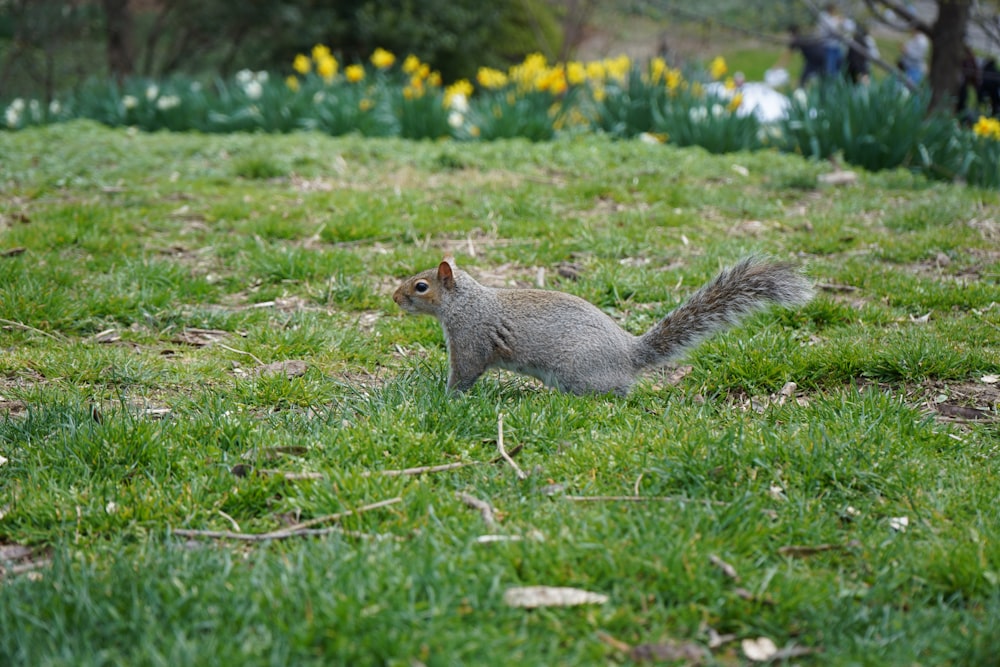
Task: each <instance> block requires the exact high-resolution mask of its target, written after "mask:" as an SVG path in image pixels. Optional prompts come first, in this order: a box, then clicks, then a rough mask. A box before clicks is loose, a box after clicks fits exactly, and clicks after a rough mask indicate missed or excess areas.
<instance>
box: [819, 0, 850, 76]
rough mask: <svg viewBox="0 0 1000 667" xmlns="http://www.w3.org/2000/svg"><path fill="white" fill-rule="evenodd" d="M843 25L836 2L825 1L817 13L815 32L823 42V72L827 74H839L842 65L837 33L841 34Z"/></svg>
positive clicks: (841, 51) (841, 53)
mask: <svg viewBox="0 0 1000 667" xmlns="http://www.w3.org/2000/svg"><path fill="white" fill-rule="evenodd" d="M844 27H845V26H844V17H843V16H841V15H840V9H838V8H837V3H835V2H828V3H826V7H824V8H823V11H821V12H820V13H819V21H818V24H817V26H816V32H817V34H818V35H819V39H820V42H821V43H822V44H823V73H824V74H826V75H827V76H834V75H836V74H839V73H840V71H841V69H842V67H843V62H844V51H843V47H842V44H841V41H840V37H839V35H841V34H843V31H844Z"/></svg>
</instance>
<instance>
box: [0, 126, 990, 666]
mask: <svg viewBox="0 0 1000 667" xmlns="http://www.w3.org/2000/svg"><path fill="white" fill-rule="evenodd" d="M832 169H833V167H832V166H831V165H830V164H822V163H811V162H806V161H803V160H801V159H799V158H797V157H795V156H791V155H781V154H776V153H768V152H759V153H754V154H746V155H744V154H735V155H727V156H709V155H708V154H706V153H704V152H702V151H700V150H681V149H676V148H672V147H665V146H651V145H646V144H643V143H639V142H617V143H616V142H612V141H609V140H606V139H602V138H599V137H590V138H575V139H572V140H564V141H557V142H553V143H546V144H529V143H526V142H520V141H515V142H507V143H491V144H475V145H463V144H458V143H432V142H423V143H407V142H404V141H395V140H371V139H369V140H363V139H359V138H342V139H332V138H328V137H324V136H319V135H311V134H296V135H291V136H249V135H231V136H196V135H171V134H167V133H158V134H152V135H146V134H136V133H132V132H127V131H110V130H106V129H103V128H100V127H98V126H96V125H92V124H87V123H73V124H68V125H62V126H52V127H49V128H45V129H40V130H31V131H25V132H20V133H16V134H10V133H6V134H5V133H0V190H2V195H3V196H2V199H0V320H2V321H0V457H2V458H0V564H2V567H3V570H2V572H3V577H2V581H0V664H4V665H32V666H35V665H39V666H40V665H119V664H120V665H275V664H295V665H304V664H317V665H320V664H323V665H327V664H377V665H408V666H409V665H421V664H424V665H458V664H470V665H509V664H515V663H517V664H522V665H585V664H609V663H610V664H619V663H631V662H638V661H641V660H643V659H653V660H661V661H664V662H667V663H672V664H708V665H712V664H720V665H730V664H742V663H744V662H746V661H748V660H749V659H750V658H749V657H748V656H753V655H757V653H755V650H756V651H757V652H761V651H763V654H762V655H763V656H770V658H771V659H772V660H774V661H777V662H794V663H796V664H803V665H810V664H817V665H819V664H823V665H827V664H830V665H916V664H921V665H985V664H991V663H994V662H995V660H996V655H997V651H998V649H1000V438H998V433H1000V429H998V420H997V405H998V402H1000V389H998V387H1000V385H998V383H997V381H998V378H997V375H998V374H1000V307H998V306H997V304H998V302H1000V250H998V248H1000V222H998V220H1000V194H998V193H997V192H986V191H979V190H975V189H972V188H965V187H963V186H961V185H946V184H941V183H931V182H928V181H925V180H923V179H921V178H918V177H915V176H912V175H911V174H909V173H906V172H902V171H899V172H883V173H879V174H865V173H861V174H859V175H858V179H857V181H856V182H854V183H852V184H849V185H846V186H842V187H831V186H824V185H821V184H819V183H818V180H817V179H818V177H819V176H820V175H822V174H825V173H827V172H830V171H831V170H832ZM755 251H756V252H763V253H768V254H771V255H773V256H776V257H779V258H782V259H787V260H791V261H794V262H796V263H799V264H802V265H803V266H804V267H805V268H806V271H807V272H808V274H809V275H810V276H811V277H812V278H813V279H814V280H815V281H816V283H817V284H818V286H819V290H818V296H817V298H816V299H815V301H814V302H813V303H811V304H809V305H808V306H806V307H804V308H802V309H800V310H797V311H774V312H769V313H764V314H761V315H758V316H755V317H754V318H752V319H751V320H750V321H748V322H747V323H746V324H745V325H744V326H742V327H740V328H738V329H736V330H733V331H730V332H727V333H725V334H723V335H721V336H719V337H717V338H715V339H713V340H711V341H710V342H708V343H706V344H705V345H704V346H703V347H701V348H699V349H698V350H697V351H695V352H694V353H693V354H691V355H690V356H689V357H688V358H687V359H685V360H683V362H682V363H681V364H678V365H677V366H676V367H673V368H669V369H665V370H664V371H663V372H662V373H656V374H652V375H650V376H649V377H648V378H646V379H645V380H644V381H643V382H641V383H640V384H639V386H638V387H637V389H636V390H635V391H634V393H633V394H632V395H631V396H629V397H628V398H626V399H619V398H611V397H604V396H589V397H578V396H567V395H563V394H558V393H555V392H552V391H549V390H545V389H542V388H540V387H539V386H538V385H536V384H535V383H533V381H529V380H525V379H523V378H520V377H517V376H513V375H508V374H503V373H490V374H488V375H487V376H485V377H484V378H482V379H481V380H480V381H479V383H478V384H477V385H476V386H475V387H474V388H473V390H472V391H471V392H469V393H468V394H466V395H463V396H457V397H456V396H449V395H448V394H447V393H446V392H445V390H444V379H445V374H446V355H445V351H444V347H443V340H442V336H441V333H440V329H439V327H438V325H437V323H436V322H434V321H433V320H431V319H429V318H423V319H421V318H416V317H412V316H406V315H403V314H402V313H401V312H400V311H399V310H398V309H397V308H396V307H395V304H393V303H392V301H391V300H390V298H389V295H390V294H391V291H392V289H393V288H394V287H395V285H396V284H397V283H398V281H399V280H400V279H401V278H403V277H405V276H407V275H410V274H412V273H413V272H415V271H417V270H420V269H424V268H428V267H430V266H432V265H434V264H436V263H437V262H438V261H439V260H440V258H441V257H442V255H443V254H444V253H446V252H453V253H454V254H455V255H456V256H457V258H458V261H459V263H460V264H462V265H464V267H465V268H466V269H467V270H469V271H470V272H471V273H472V274H473V275H475V276H478V277H479V278H480V279H481V280H482V281H484V282H488V283H491V284H498V285H499V284H502V285H534V284H536V283H538V282H539V279H540V278H541V279H542V280H543V282H544V284H545V285H546V286H547V287H551V288H558V289H562V290H566V291H570V292H572V293H574V294H577V295H580V296H582V297H584V298H586V299H588V300H590V301H592V302H594V303H596V304H598V305H599V306H600V307H602V308H603V309H605V310H606V311H607V312H608V313H610V314H611V315H612V316H613V317H615V318H616V319H617V320H619V321H620V322H622V324H623V325H624V326H625V327H626V328H628V329H629V330H630V331H633V332H640V331H643V330H645V329H646V328H647V327H649V326H651V325H652V323H653V322H655V321H656V320H657V318H659V317H660V316H662V315H663V314H665V313H666V312H667V311H669V310H670V309H671V308H672V307H674V306H675V305H676V304H678V303H679V302H680V301H681V300H683V299H684V298H685V297H686V296H687V295H689V294H690V293H691V292H692V291H693V290H694V289H695V288H696V287H697V286H698V285H699V284H701V283H702V282H704V281H705V280H707V279H709V278H710V277H711V276H712V275H714V273H715V272H716V271H717V270H718V269H719V268H720V267H721V266H723V265H726V264H729V263H732V262H734V261H735V260H737V259H738V258H739V257H741V256H742V255H744V254H746V253H748V252H755ZM789 383H795V385H794V386H793V385H791V384H789ZM501 414H502V415H503V426H504V431H503V435H504V445H505V447H506V450H507V451H508V452H510V453H511V456H512V457H513V461H514V463H516V464H517V465H518V466H519V467H520V468H521V469H522V470H523V471H524V473H525V474H526V478H525V479H520V478H519V476H518V475H517V473H516V471H515V469H514V467H512V466H511V465H510V464H509V463H507V462H504V461H502V460H500V461H497V459H498V454H499V452H498V435H499V431H498V419H499V418H500V415H501ZM447 464H467V465H464V466H458V465H454V466H452V467H451V468H450V469H446V470H440V469H439V470H437V471H433V472H425V473H424V474H386V473H387V471H401V470H404V469H407V468H413V467H419V466H444V465H447ZM373 505H374V506H373ZM345 512H346V513H347V514H344V513H345ZM313 520H315V521H313ZM307 522H308V523H307ZM303 524H305V525H303ZM198 531H216V532H219V533H223V535H222V536H221V537H212V536H211V534H203V533H199V532H198ZM272 531H284V532H278V533H277V534H271V535H265V536H264V537H263V538H262V537H261V536H260V535H261V534H267V533H270V532H272ZM488 535H490V536H501V537H498V538H489V539H490V540H492V541H489V540H483V539H481V538H482V537H483V536H488ZM528 585H547V586H565V587H575V588H580V589H584V590H587V591H590V592H593V593H599V594H603V595H605V596H607V601H606V602H605V603H603V604H590V605H584V606H578V607H543V608H538V609H522V608H517V607H512V606H509V605H507V604H505V602H504V594H505V591H507V590H508V589H509V588H512V587H516V586H528ZM761 637H763V638H767V639H770V640H771V641H773V643H774V645H775V646H776V648H777V649H778V650H779V653H778V654H777V655H774V654H773V651H772V650H770V649H769V647H768V646H767V642H766V641H764V642H760V641H758V638H761ZM762 647H763V648H762Z"/></svg>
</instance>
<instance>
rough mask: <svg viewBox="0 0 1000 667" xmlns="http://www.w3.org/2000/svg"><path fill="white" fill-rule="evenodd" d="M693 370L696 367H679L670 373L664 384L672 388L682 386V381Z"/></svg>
mask: <svg viewBox="0 0 1000 667" xmlns="http://www.w3.org/2000/svg"><path fill="white" fill-rule="evenodd" d="M693 370H694V366H678V367H677V368H675V369H674V370H672V371H670V374H669V375H668V376H667V377H666V378H665V379H664V382H666V383H667V384H668V385H670V386H671V387H674V386H677V385H678V384H680V382H681V380H683V379H684V378H686V377H687V376H688V375H689V374H690V373H691V371H693Z"/></svg>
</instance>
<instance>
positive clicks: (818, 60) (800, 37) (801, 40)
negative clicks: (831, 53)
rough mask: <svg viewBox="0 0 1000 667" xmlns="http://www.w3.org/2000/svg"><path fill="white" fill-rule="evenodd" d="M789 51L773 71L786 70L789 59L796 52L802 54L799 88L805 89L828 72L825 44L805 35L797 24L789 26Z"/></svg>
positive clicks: (779, 60) (812, 36)
mask: <svg viewBox="0 0 1000 667" xmlns="http://www.w3.org/2000/svg"><path fill="white" fill-rule="evenodd" d="M788 36H789V40H788V50H786V51H785V52H784V53H783V54H781V57H780V58H779V59H778V62H777V63H776V64H775V66H774V68H773V69H784V68H785V67H786V66H787V64H788V58H789V56H790V55H791V54H792V52H794V51H798V52H799V53H800V54H802V61H803V63H802V74H800V75H799V88H805V87H806V84H807V83H809V80H810V79H812V78H813V77H815V76H820V75H822V74H823V73H824V72H825V71H826V52H825V51H824V49H823V42H822V41H820V39H819V37H817V36H815V35H806V34H803V33H802V31H801V29H800V28H799V26H798V25H796V24H794V23H793V24H791V25H789V26H788Z"/></svg>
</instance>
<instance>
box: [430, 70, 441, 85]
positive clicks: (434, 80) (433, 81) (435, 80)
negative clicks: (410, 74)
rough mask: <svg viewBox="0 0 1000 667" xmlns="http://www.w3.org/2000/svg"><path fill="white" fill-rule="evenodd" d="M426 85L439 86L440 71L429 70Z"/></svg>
mask: <svg viewBox="0 0 1000 667" xmlns="http://www.w3.org/2000/svg"><path fill="white" fill-rule="evenodd" d="M427 85H428V86H435V87H437V86H440V85H441V72H431V73H430V74H428V75H427Z"/></svg>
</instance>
